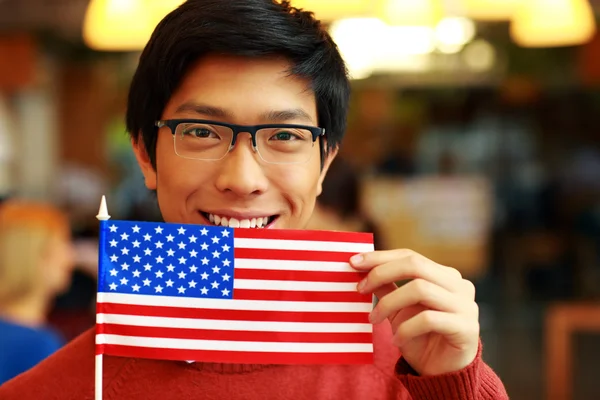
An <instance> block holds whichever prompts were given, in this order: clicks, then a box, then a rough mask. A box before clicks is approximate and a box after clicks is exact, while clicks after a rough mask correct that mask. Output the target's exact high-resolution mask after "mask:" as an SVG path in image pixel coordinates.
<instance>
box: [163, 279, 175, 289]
mask: <svg viewBox="0 0 600 400" xmlns="http://www.w3.org/2000/svg"><path fill="white" fill-rule="evenodd" d="M165 283H166V284H167V287H173V283H175V282H173V281H172V280H170V279H169V280H168V281H166V282H165Z"/></svg>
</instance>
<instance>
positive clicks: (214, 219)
mask: <svg viewBox="0 0 600 400" xmlns="http://www.w3.org/2000/svg"><path fill="white" fill-rule="evenodd" d="M208 220H209V221H210V222H211V223H213V224H215V225H220V226H225V227H229V228H263V227H264V226H266V225H267V223H268V222H269V217H258V218H252V219H237V218H227V217H220V216H218V215H215V214H208Z"/></svg>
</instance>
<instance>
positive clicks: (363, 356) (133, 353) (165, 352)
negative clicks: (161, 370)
mask: <svg viewBox="0 0 600 400" xmlns="http://www.w3.org/2000/svg"><path fill="white" fill-rule="evenodd" d="M96 354H107V355H112V356H119V357H130V358H151V359H158V360H180V361H187V360H201V361H202V362H215V363H234V364H372V363H373V353H265V352H247V351H240V352H232V351H211V350H180V349H154V348H148V347H130V346H121V345H114V344H102V345H97V346H96Z"/></svg>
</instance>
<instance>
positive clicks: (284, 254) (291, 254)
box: [234, 248, 356, 263]
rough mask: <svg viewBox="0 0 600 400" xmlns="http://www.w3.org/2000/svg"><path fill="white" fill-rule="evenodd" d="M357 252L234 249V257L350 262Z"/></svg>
mask: <svg viewBox="0 0 600 400" xmlns="http://www.w3.org/2000/svg"><path fill="white" fill-rule="evenodd" d="M355 254H356V252H352V253H345V252H344V253H342V252H335V251H309V250H279V249H245V248H236V249H234V255H235V258H236V262H237V259H239V258H258V259H266V260H296V261H329V262H346V263H347V262H348V261H349V260H350V257H352V256H353V255H355Z"/></svg>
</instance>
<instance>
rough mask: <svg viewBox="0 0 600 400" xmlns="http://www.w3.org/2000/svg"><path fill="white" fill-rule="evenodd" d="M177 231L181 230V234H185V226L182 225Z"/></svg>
mask: <svg viewBox="0 0 600 400" xmlns="http://www.w3.org/2000/svg"><path fill="white" fill-rule="evenodd" d="M177 232H179V234H180V235H183V234H185V228H184V227H183V226H182V227H181V228H179V229H177Z"/></svg>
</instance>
